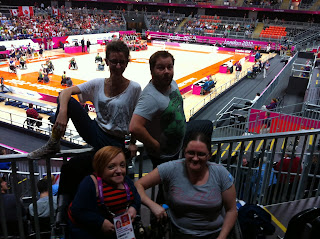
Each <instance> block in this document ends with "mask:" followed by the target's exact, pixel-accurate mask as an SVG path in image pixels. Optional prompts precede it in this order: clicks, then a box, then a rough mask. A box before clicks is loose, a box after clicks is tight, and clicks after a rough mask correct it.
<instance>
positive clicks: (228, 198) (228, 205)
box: [217, 184, 238, 239]
mask: <svg viewBox="0 0 320 239" xmlns="http://www.w3.org/2000/svg"><path fill="white" fill-rule="evenodd" d="M222 201H223V206H224V208H225V210H226V216H225V218H224V222H223V225H222V229H221V232H220V234H219V236H218V238H217V239H226V238H227V236H228V235H229V233H230V231H231V230H232V228H233V226H234V224H235V222H236V220H237V217H238V211H237V206H236V188H235V186H234V184H233V185H232V186H231V187H230V188H229V189H227V190H226V191H224V192H222Z"/></svg>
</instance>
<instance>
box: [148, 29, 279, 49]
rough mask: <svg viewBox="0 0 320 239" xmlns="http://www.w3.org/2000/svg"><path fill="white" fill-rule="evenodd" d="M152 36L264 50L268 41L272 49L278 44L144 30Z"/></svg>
mask: <svg viewBox="0 0 320 239" xmlns="http://www.w3.org/2000/svg"><path fill="white" fill-rule="evenodd" d="M146 33H147V34H149V35H150V36H151V37H153V38H161V39H170V40H172V41H175V40H176V41H185V42H197V43H208V44H215V43H219V44H220V45H223V46H229V47H235V48H252V49H253V48H254V47H255V46H261V49H262V50H264V49H266V48H267V45H268V44H269V43H270V45H271V49H272V50H278V48H279V46H278V44H276V43H275V42H266V41H256V40H251V39H250V40H247V39H231V38H220V37H208V36H194V35H183V34H173V33H165V32H150V31H149V32H146Z"/></svg>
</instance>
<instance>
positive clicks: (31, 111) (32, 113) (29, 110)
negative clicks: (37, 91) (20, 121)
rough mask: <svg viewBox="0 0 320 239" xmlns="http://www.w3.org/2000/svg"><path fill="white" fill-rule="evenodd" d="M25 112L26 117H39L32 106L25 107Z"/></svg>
mask: <svg viewBox="0 0 320 239" xmlns="http://www.w3.org/2000/svg"><path fill="white" fill-rule="evenodd" d="M26 114H27V116H28V117H30V118H34V119H38V117H39V113H38V112H37V111H36V110H35V109H33V108H31V109H27V112H26Z"/></svg>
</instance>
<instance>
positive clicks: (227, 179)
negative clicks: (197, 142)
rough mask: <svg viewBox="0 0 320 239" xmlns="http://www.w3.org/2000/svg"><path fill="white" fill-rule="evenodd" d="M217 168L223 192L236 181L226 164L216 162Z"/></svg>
mask: <svg viewBox="0 0 320 239" xmlns="http://www.w3.org/2000/svg"><path fill="white" fill-rule="evenodd" d="M215 168H216V170H215V171H216V176H217V180H218V183H219V185H220V187H221V192H224V191H226V190H227V189H229V188H230V187H231V186H232V184H233V183H234V178H233V177H232V175H231V173H230V172H229V171H228V170H227V169H226V168H225V167H224V166H222V165H219V164H215Z"/></svg>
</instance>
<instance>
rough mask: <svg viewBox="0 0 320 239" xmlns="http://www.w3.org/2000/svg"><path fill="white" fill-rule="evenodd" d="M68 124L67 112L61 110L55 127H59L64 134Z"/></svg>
mask: <svg viewBox="0 0 320 239" xmlns="http://www.w3.org/2000/svg"><path fill="white" fill-rule="evenodd" d="M67 124H68V116H67V114H66V113H63V112H59V114H58V116H57V119H56V122H55V124H54V126H53V127H54V128H55V129H57V130H58V131H59V132H60V133H61V134H64V132H65V131H66V128H67Z"/></svg>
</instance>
